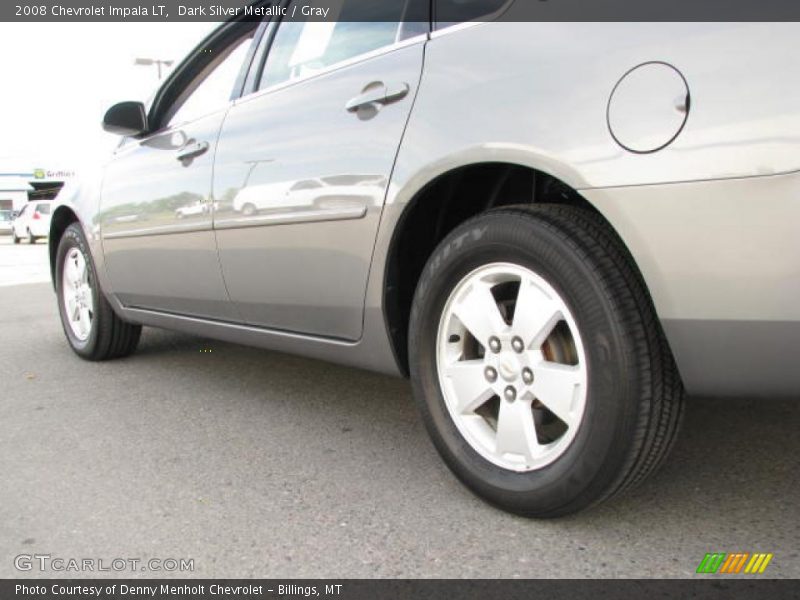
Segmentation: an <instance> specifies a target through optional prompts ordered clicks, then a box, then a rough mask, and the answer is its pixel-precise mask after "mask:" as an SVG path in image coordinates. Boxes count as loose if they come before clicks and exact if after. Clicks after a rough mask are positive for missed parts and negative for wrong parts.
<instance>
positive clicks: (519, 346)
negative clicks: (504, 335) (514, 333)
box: [511, 337, 525, 354]
mask: <svg viewBox="0 0 800 600" xmlns="http://www.w3.org/2000/svg"><path fill="white" fill-rule="evenodd" d="M511 347H512V348H514V352H518V353H520V354H521V353H522V351H523V350H525V343H524V342H523V341H522V338H521V337H515V338H514V339H513V340H511Z"/></svg>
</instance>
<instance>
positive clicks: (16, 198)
mask: <svg viewBox="0 0 800 600" xmlns="http://www.w3.org/2000/svg"><path fill="white" fill-rule="evenodd" d="M74 176H75V172H74V171H71V170H68V169H45V168H40V167H27V168H26V167H22V168H19V166H18V165H12V164H10V163H8V162H7V161H0V210H11V211H13V212H14V213H15V214H16V213H18V212H19V211H20V210H22V207H23V206H25V204H26V203H28V202H31V201H34V200H52V199H53V198H55V197H56V195H57V194H58V192H59V191H60V190H61V188H62V187H64V184H65V183H66V182H67V180H69V179H71V178H73V177H74Z"/></svg>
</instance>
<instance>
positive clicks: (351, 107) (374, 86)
mask: <svg viewBox="0 0 800 600" xmlns="http://www.w3.org/2000/svg"><path fill="white" fill-rule="evenodd" d="M364 90H365V91H364V92H362V93H360V94H359V95H358V96H356V97H355V98H351V99H350V100H349V101H348V102H347V104H345V106H344V107H345V108H346V109H347V111H348V112H357V111H358V109H360V108H364V107H366V106H369V105H370V104H391V103H392V102H397V101H398V100H402V99H403V98H405V97H406V95H408V92H409V87H408V84H407V83H397V84H393V85H388V86H387V85H386V84H384V83H381V82H378V81H376V82H373V83H370V84H369V85H368V86H367V87H366V88H364Z"/></svg>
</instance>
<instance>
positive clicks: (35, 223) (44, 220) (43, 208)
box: [11, 200, 53, 244]
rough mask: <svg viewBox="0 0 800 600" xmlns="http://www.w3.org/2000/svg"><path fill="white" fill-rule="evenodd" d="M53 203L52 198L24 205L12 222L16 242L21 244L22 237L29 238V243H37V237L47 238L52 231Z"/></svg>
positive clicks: (12, 232)
mask: <svg viewBox="0 0 800 600" xmlns="http://www.w3.org/2000/svg"><path fill="white" fill-rule="evenodd" d="M52 204H53V203H52V201H51V200H39V201H37V202H30V203H29V204H26V205H25V206H23V207H22V210H21V211H20V213H19V214H18V215H17V218H16V219H14V222H13V223H12V224H11V227H12V231H11V235H12V236H13V237H14V243H15V244H19V241H20V240H21V239H22V238H27V240H28V243H29V244H34V243H36V240H37V238H47V236H48V234H49V233H50V217H51V213H52V211H51V210H50V209H51V207H52Z"/></svg>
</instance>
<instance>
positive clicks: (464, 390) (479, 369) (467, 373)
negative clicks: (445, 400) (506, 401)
mask: <svg viewBox="0 0 800 600" xmlns="http://www.w3.org/2000/svg"><path fill="white" fill-rule="evenodd" d="M483 369H484V363H483V361H482V360H464V361H459V362H455V363H453V364H452V365H450V366H449V367H447V369H446V371H445V377H447V378H448V379H450V381H451V383H452V385H453V391H454V392H455V395H456V401H457V410H458V412H459V413H460V414H468V413H472V412H475V410H476V409H478V408H480V406H481V405H483V404H484V403H485V402H486V401H487V400H489V398H491V397H492V396H493V395H494V392H493V391H492V388H491V386H490V384H489V382H488V381H486V377H485V376H484V372H483Z"/></svg>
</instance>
